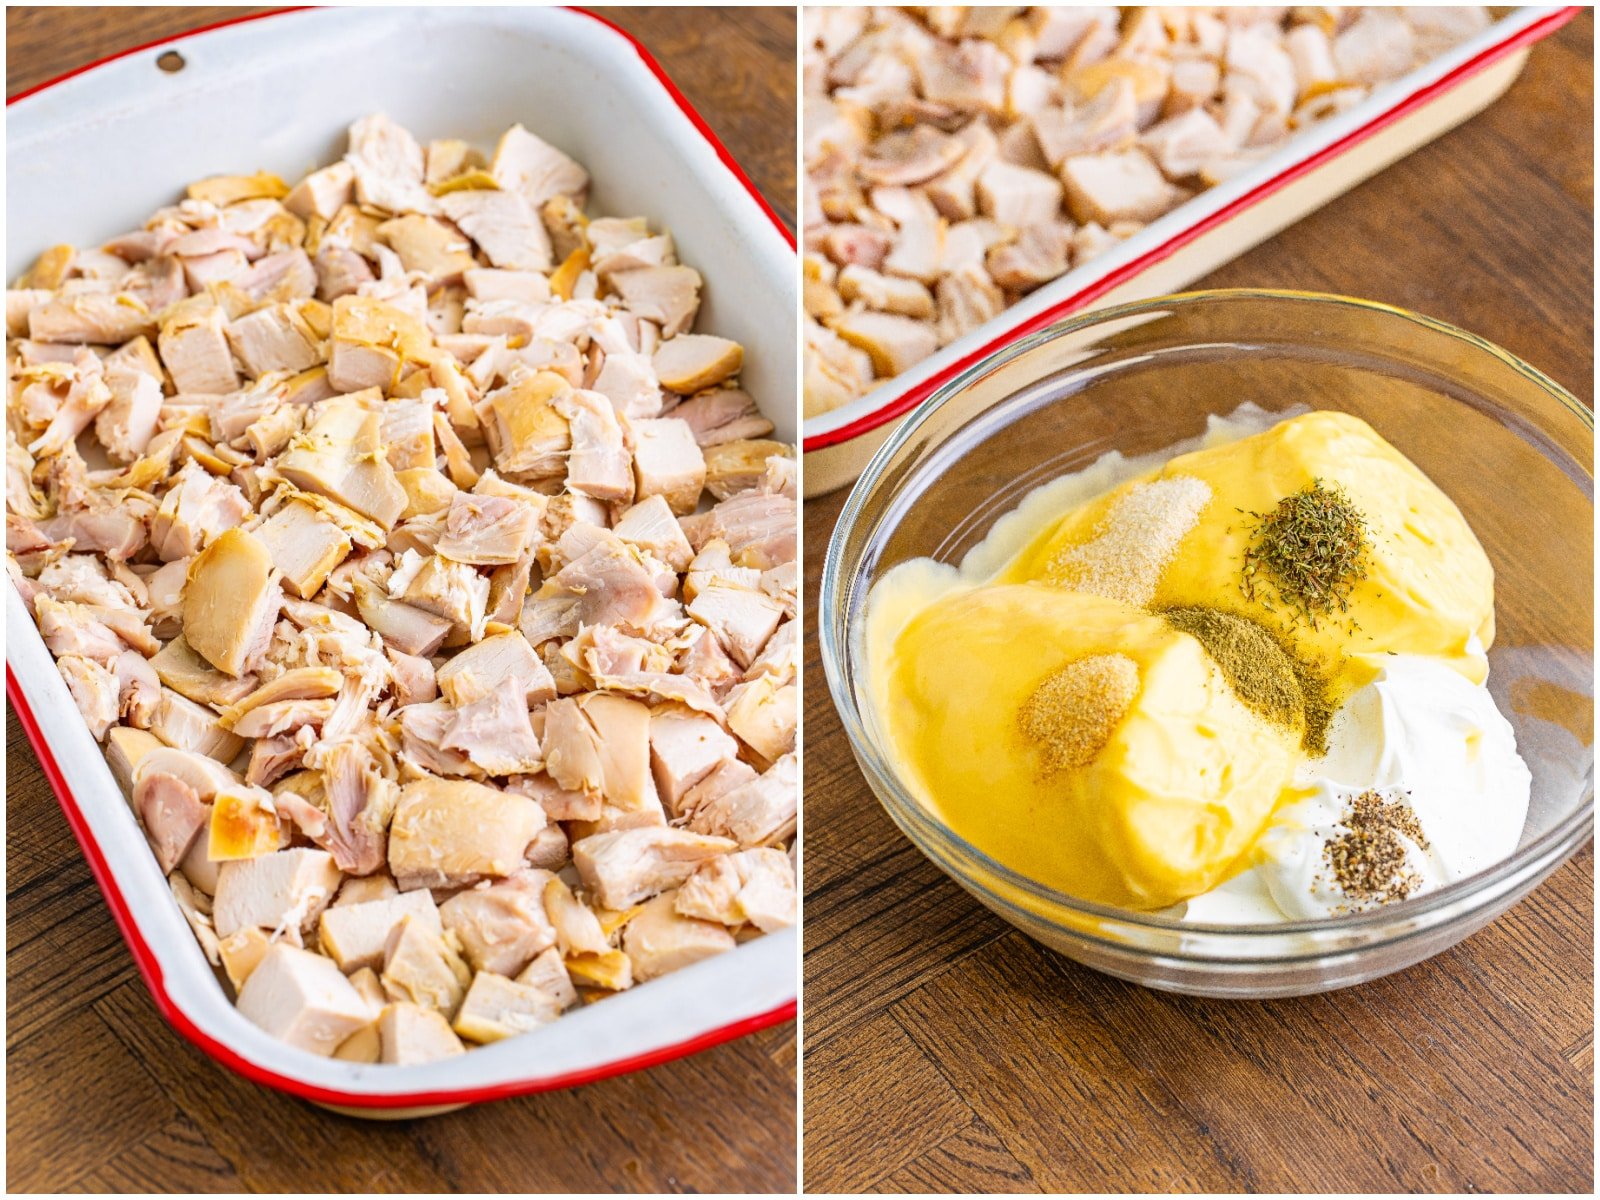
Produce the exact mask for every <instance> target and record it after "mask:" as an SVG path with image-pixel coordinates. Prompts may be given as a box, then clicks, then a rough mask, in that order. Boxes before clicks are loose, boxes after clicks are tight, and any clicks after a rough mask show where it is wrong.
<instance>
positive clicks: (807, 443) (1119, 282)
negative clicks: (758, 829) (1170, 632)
mask: <svg viewBox="0 0 1600 1200" xmlns="http://www.w3.org/2000/svg"><path fill="white" fill-rule="evenodd" d="M1497 11H1498V10H1497ZM1578 11H1579V10H1578V9H1577V8H1573V7H1564V8H1543V7H1524V8H1516V9H1512V10H1510V11H1509V12H1508V13H1507V14H1506V15H1504V16H1503V17H1502V18H1501V19H1499V20H1497V21H1495V22H1494V24H1492V25H1491V26H1490V27H1489V28H1488V29H1486V30H1484V31H1483V32H1482V33H1481V34H1479V35H1478V36H1476V37H1474V38H1472V39H1470V40H1469V41H1467V42H1464V43H1462V44H1461V45H1459V46H1457V47H1456V48H1455V49H1453V50H1451V51H1450V52H1449V53H1448V54H1445V55H1443V56H1441V57H1440V58H1437V59H1435V60H1434V61H1433V62H1431V63H1428V64H1426V65H1425V66H1423V67H1420V68H1419V69H1417V70H1415V71H1413V72H1411V73H1410V74H1409V75H1406V76H1405V77H1403V78H1401V79H1397V80H1395V81H1394V82H1393V83H1390V84H1387V85H1386V86H1384V87H1381V88H1377V89H1376V90H1374V91H1373V93H1372V95H1370V96H1368V97H1367V98H1366V100H1364V101H1363V102H1362V103H1360V104H1358V105H1356V106H1355V107H1354V108H1352V109H1350V110H1349V111H1348V112H1345V113H1341V114H1340V115H1339V116H1337V117H1335V118H1333V119H1331V120H1329V121H1325V122H1323V123H1322V124H1320V125H1317V126H1315V127H1313V128H1312V129H1309V130H1307V131H1306V132H1305V133H1304V134H1302V135H1300V136H1298V137H1296V138H1294V139H1293V140H1292V141H1290V142H1289V143H1288V144H1286V145H1285V146H1284V147H1283V149H1282V150H1280V151H1278V152H1277V153H1275V154H1273V155H1271V156H1270V157H1268V158H1266V159H1263V160H1262V161H1261V162H1260V163H1258V164H1256V166H1254V167H1253V168H1251V169H1250V170H1249V171H1246V172H1245V173H1243V174H1241V175H1239V176H1238V177H1236V178H1234V179H1231V180H1229V181H1228V182H1227V183H1224V184H1222V185H1221V186H1219V187H1214V188H1210V189H1208V190H1207V191H1204V192H1202V193H1201V194H1200V195H1198V196H1196V197H1195V198H1194V199H1192V200H1189V201H1188V202H1186V203H1184V204H1182V205H1180V206H1179V207H1178V208H1176V209H1174V210H1173V211H1172V212H1170V213H1168V214H1167V215H1166V216H1164V217H1162V218H1161V219H1160V220H1158V221H1154V222H1152V223H1151V224H1150V225H1148V226H1147V227H1145V228H1144V229H1141V230H1140V231H1139V232H1138V233H1137V234H1135V235H1134V236H1133V237H1131V238H1128V239H1127V240H1126V241H1124V242H1122V243H1121V244H1120V245H1118V246H1116V247H1115V248H1113V249H1112V250H1109V251H1108V252H1106V253H1105V254H1102V255H1100V256H1099V257H1097V258H1095V259H1094V260H1093V261H1091V262H1088V263H1086V264H1084V265H1083V266H1081V267H1079V268H1077V269H1076V270H1072V271H1068V272H1067V273H1066V274H1065V275H1063V276H1061V277H1060V278H1059V279H1056V280H1054V281H1052V282H1050V283H1047V284H1046V285H1045V286H1043V287H1041V288H1039V289H1038V290H1037V291H1035V292H1032V293H1031V294H1030V295H1029V296H1028V297H1027V298H1026V299H1025V300H1023V301H1022V302H1021V303H1020V304H1015V305H1013V306H1012V307H1010V308H1008V309H1006V310H1005V311H1004V312H1003V313H1001V314H1000V315H999V316H997V317H995V318H994V319H993V320H992V321H988V322H985V323H984V324H983V325H980V326H979V327H978V328H977V329H974V330H973V331H972V332H971V333H969V334H967V335H966V336H965V337H963V338H961V339H960V340H958V341H955V342H952V343H951V344H950V345H948V346H946V347H944V348H943V349H941V350H940V351H939V352H938V353H937V354H934V355H931V356H930V357H928V358H925V359H923V361H922V362H920V363H918V364H917V365H916V366H914V367H912V368H911V369H910V370H909V371H905V372H903V373H902V374H900V375H897V376H895V377H894V378H893V379H889V380H885V381H884V382H883V383H882V384H880V385H879V386H878V387H876V388H874V389H873V390H872V391H870V392H868V393H867V394H866V395H865V396H861V397H859V398H858V399H856V400H853V401H851V402H850V403H849V404H846V405H844V406H842V407H840V408H837V409H835V410H833V411H832V412H829V413H824V414H822V415H821V416H817V417H813V418H811V419H810V420H808V421H806V422H805V427H804V430H803V438H804V451H805V458H804V464H805V469H804V477H805V489H806V494H807V495H808V496H817V495H821V494H822V493H824V492H830V491H833V490H834V489H836V488H840V487H844V486H845V485H846V484H850V483H854V482H855V480H856V477H857V476H858V475H860V474H861V471H862V469H863V468H864V467H865V466H866V465H867V461H868V459H870V458H871V457H872V455H873V453H874V452H876V450H877V449H878V447H879V446H881V445H883V443H884V442H885V441H886V440H887V439H888V437H889V434H890V433H891V432H892V431H893V430H894V428H895V426H897V425H898V424H899V423H900V419H901V418H902V417H904V416H905V415H906V414H907V413H909V412H910V411H911V410H912V409H913V408H915V407H916V406H917V405H918V404H920V403H921V402H922V401H923V400H926V399H927V398H928V397H929V396H930V395H932V394H933V392H934V391H935V390H936V389H938V388H939V387H940V386H941V385H943V384H945V383H947V382H949V381H950V380H951V379H953V378H955V376H956V375H957V374H959V373H960V372H961V371H963V370H965V369H966V368H967V367H969V366H971V365H972V364H973V363H976V362H979V361H980V360H982V359H983V358H985V357H987V356H988V355H990V354H992V353H994V352H995V351H996V350H998V349H999V348H1000V347H1001V346H1004V345H1006V344H1008V343H1010V342H1012V341H1014V340H1016V339H1017V338H1020V337H1023V336H1025V335H1026V334H1029V333H1033V332H1035V331H1037V330H1039V329H1042V328H1044V327H1045V326H1046V325H1049V324H1050V323H1051V322H1053V321H1058V320H1060V319H1061V318H1062V317H1064V316H1067V315H1068V314H1069V313H1074V312H1079V311H1084V310H1088V309H1093V308H1103V307H1108V306H1110V305H1113V304H1125V303H1128V302H1130V301H1134V300H1148V299H1150V298H1151V297H1154V296H1162V295H1166V294H1168V293H1170V292H1178V291H1182V290H1183V288H1184V287H1185V286H1186V285H1187V284H1189V283H1192V282H1193V281H1194V280H1196V279H1199V278H1200V277H1201V276H1202V275H1205V274H1207V273H1208V272H1210V271H1213V270H1215V269H1216V268H1217V267H1219V266H1221V265H1222V264H1223V263H1225V262H1227V261H1228V260H1229V259H1232V258H1237V257H1238V256H1239V255H1240V254H1243V253H1244V252H1245V251H1246V250H1248V249H1250V248H1251V247H1252V246H1255V245H1257V244H1258V243H1260V242H1263V241H1265V240H1266V239H1267V238H1269V237H1271V236H1272V235H1273V234H1275V233H1277V232H1278V231H1279V230H1280V229H1283V228H1285V227H1287V226H1289V225H1292V224H1293V223H1294V222H1295V221H1298V220H1299V219H1300V218H1301V217H1303V216H1305V215H1306V214H1307V213H1309V212H1312V211H1313V210H1314V209H1317V208H1320V207H1321V206H1322V205H1324V204H1326V203H1328V201H1330V200H1332V199H1333V198H1334V197H1335V196H1338V195H1340V194H1341V193H1343V192H1346V191H1349V190H1350V189H1351V188H1353V187H1355V186H1356V185H1357V184H1358V183H1360V182H1361V181H1362V180H1364V179H1366V178H1368V177H1369V176H1372V175H1374V174H1376V173H1377V172H1378V171H1381V170H1382V169H1383V168H1384V167H1386V166H1388V165H1389V164H1390V163H1392V162H1395V161H1396V160H1397V159H1400V158H1403V157H1404V156H1405V155H1407V154H1410V153H1411V152H1412V151H1413V150H1415V149H1417V148H1418V147H1419V146H1422V145H1424V144H1426V143H1427V142H1429V141H1432V140H1433V139H1434V138H1436V137H1439V136H1440V135H1441V134H1443V133H1444V132H1446V131H1447V130H1449V129H1453V128H1454V127H1455V126H1457V125H1459V124H1461V122H1463V121H1465V120H1466V119H1467V118H1468V117H1471V116H1473V115H1474V114H1475V113H1478V112H1481V111H1482V110H1483V109H1485V108H1487V107H1488V106H1489V105H1490V104H1492V103H1493V102H1494V101H1495V100H1497V99H1498V98H1499V97H1500V96H1501V95H1502V94H1503V93H1504V92H1505V90H1506V89H1507V88H1509V87H1510V86H1511V84H1512V82H1513V81H1514V80H1515V79H1516V77H1517V75H1518V74H1520V73H1521V71H1522V68H1523V65H1524V64H1525V63H1526V61H1527V57H1528V48H1529V47H1530V46H1531V45H1532V44H1533V43H1534V42H1536V41H1538V40H1540V39H1541V38H1544V37H1547V36H1549V35H1550V34H1552V33H1554V32H1555V31H1556V30H1557V29H1559V28H1560V27H1561V26H1562V25H1564V24H1566V23H1567V22H1568V21H1569V20H1571V19H1572V17H1573V16H1574V15H1575V14H1576V13H1577V12H1578Z"/></svg>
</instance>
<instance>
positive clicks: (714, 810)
mask: <svg viewBox="0 0 1600 1200" xmlns="http://www.w3.org/2000/svg"><path fill="white" fill-rule="evenodd" d="M799 782H800V768H799V765H798V764H797V763H796V761H795V758H794V756H793V755H792V754H786V755H784V756H783V757H782V758H780V759H778V761H777V762H775V763H773V764H772V766H771V767H769V768H768V769H767V771H766V772H765V773H764V774H762V775H761V776H760V777H759V778H756V779H753V780H750V781H749V782H747V783H744V784H742V785H741V786H739V787H736V788H733V789H731V790H729V791H727V792H724V793H722V794H721V795H719V796H716V797H715V798H712V799H709V800H707V801H706V802H705V803H703V804H701V805H700V806H699V807H698V808H697V809H695V811H694V812H693V813H692V814H691V815H690V817H689V828H690V829H692V830H695V831H696V832H700V833H706V834H711V835H713V836H717V837H728V838H732V839H733V840H734V841H736V842H738V844H739V845H741V846H765V845H771V844H773V843H775V842H777V841H781V840H782V839H784V838H785V837H787V836H788V835H789V833H791V832H792V831H793V829H794V823H795V812H796V810H797V806H798V797H799V792H798V785H799Z"/></svg>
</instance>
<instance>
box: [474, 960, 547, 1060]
mask: <svg viewBox="0 0 1600 1200" xmlns="http://www.w3.org/2000/svg"><path fill="white" fill-rule="evenodd" d="M561 1007H562V1006H561V1004H560V1002H559V1001H558V1000H556V999H555V998H554V997H552V996H551V995H549V994H548V993H547V992H545V991H543V990H541V989H539V988H536V987H529V986H528V985H526V984H522V983H516V982H513V981H512V980H510V979H506V978H505V977H503V976H501V975H498V974H495V973H494V972H492V971H487V970H484V971H479V972H478V974H477V975H476V976H475V977H474V978H473V980H472V987H471V988H470V989H468V991H467V995H466V999H464V1000H463V1001H462V1002H461V1011H460V1012H458V1013H457V1014H456V1019H455V1025H454V1028H455V1031H456V1032H457V1033H458V1034H460V1035H461V1036H462V1037H464V1038H466V1039H468V1040H469V1041H474V1042H478V1043H480V1044H485V1045H486V1044H488V1043H489V1042H497V1041H499V1040H501V1039H502V1038H508V1037H515V1036H516V1035H517V1034H519V1033H527V1032H528V1031H529V1030H531V1029H537V1028H538V1027H539V1026H541V1025H548V1024H549V1023H550V1022H551V1021H554V1020H555V1019H556V1018H557V1017H559V1016H560V1015H561Z"/></svg>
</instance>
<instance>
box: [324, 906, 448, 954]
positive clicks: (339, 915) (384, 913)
mask: <svg viewBox="0 0 1600 1200" xmlns="http://www.w3.org/2000/svg"><path fill="white" fill-rule="evenodd" d="M407 917H412V918H414V919H416V920H418V921H421V922H422V924H423V927H424V928H427V929H431V930H432V931H433V932H434V933H443V932H444V926H443V925H442V924H441V922H440V917H439V909H438V908H437V906H435V904H434V903H433V897H432V896H430V895H429V894H428V893H427V892H426V891H417V892H402V893H400V894H398V895H394V896H387V897H383V898H380V899H375V900H365V901H360V902H358V903H355V904H342V903H337V902H336V903H334V904H333V905H332V906H330V907H329V908H326V909H324V910H323V913H322V916H321V918H320V920H319V922H318V926H317V929H318V937H319V939H320V944H321V946H322V950H323V952H324V953H325V954H327V955H328V957H330V958H331V959H333V961H334V962H336V963H337V964H338V965H339V969H340V970H341V971H344V972H345V973H346V974H349V973H350V972H353V971H358V970H360V969H362V968H364V967H370V968H372V969H374V970H377V969H380V968H381V967H382V965H383V961H384V956H385V953H386V951H387V949H388V945H389V936H390V934H392V933H393V932H394V929H395V926H397V925H399V924H400V922H401V921H403V920H404V919H405V918H407Z"/></svg>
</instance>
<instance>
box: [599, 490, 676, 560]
mask: <svg viewBox="0 0 1600 1200" xmlns="http://www.w3.org/2000/svg"><path fill="white" fill-rule="evenodd" d="M612 532H613V533H615V534H616V535H617V537H619V538H621V539H622V540H623V541H624V542H627V543H628V544H629V545H631V546H637V547H638V548H639V549H640V550H642V551H644V552H645V553H646V554H649V555H651V556H653V557H654V558H657V559H660V560H661V561H662V562H664V563H666V564H667V566H669V567H671V568H672V569H673V570H674V571H682V570H684V569H685V568H686V567H688V565H689V562H690V560H691V559H692V558H693V557H694V550H693V549H692V548H691V547H690V545H689V539H688V538H686V537H685V536H684V534H683V526H682V525H679V524H678V518H677V517H676V516H674V515H673V512H672V507H671V505H669V504H668V503H667V499H666V497H665V496H662V495H654V496H647V497H646V498H645V499H643V500H641V501H639V503H637V504H635V505H633V506H632V507H631V508H629V509H628V511H627V512H625V513H623V514H622V516H621V517H620V518H619V519H618V521H617V523H616V525H615V526H614V527H613V528H612Z"/></svg>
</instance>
